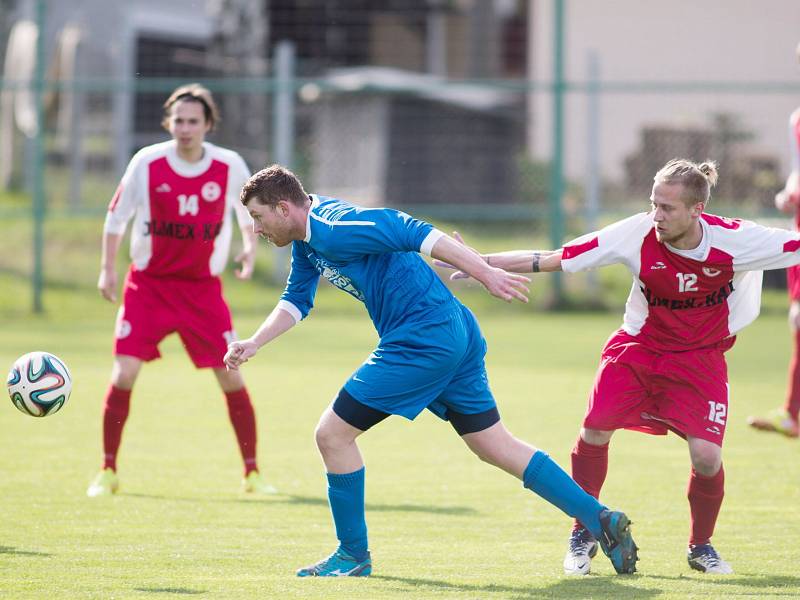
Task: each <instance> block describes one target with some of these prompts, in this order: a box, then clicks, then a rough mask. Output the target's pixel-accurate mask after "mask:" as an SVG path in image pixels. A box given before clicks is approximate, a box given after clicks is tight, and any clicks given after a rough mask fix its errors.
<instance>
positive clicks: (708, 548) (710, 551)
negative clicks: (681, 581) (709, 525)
mask: <svg viewBox="0 0 800 600" xmlns="http://www.w3.org/2000/svg"><path fill="white" fill-rule="evenodd" d="M695 552H696V554H695ZM692 556H693V557H694V558H696V559H700V560H703V561H704V562H705V563H706V564H707V565H708V566H710V567H717V566H719V564H720V563H721V562H722V557H720V555H719V554H718V553H717V551H716V550H715V549H714V546H712V545H711V544H704V545H702V546H695V547H693V548H692Z"/></svg>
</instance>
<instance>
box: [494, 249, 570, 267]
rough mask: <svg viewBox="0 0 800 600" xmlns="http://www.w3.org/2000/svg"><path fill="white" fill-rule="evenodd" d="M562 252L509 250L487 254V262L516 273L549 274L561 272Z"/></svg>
mask: <svg viewBox="0 0 800 600" xmlns="http://www.w3.org/2000/svg"><path fill="white" fill-rule="evenodd" d="M561 253H562V250H561V249H559V250H509V251H508V252H494V253H492V254H486V255H485V258H486V262H487V263H488V264H490V265H491V266H493V267H499V268H501V269H504V270H506V271H512V272H514V273H539V272H542V273H549V272H552V271H560V270H561Z"/></svg>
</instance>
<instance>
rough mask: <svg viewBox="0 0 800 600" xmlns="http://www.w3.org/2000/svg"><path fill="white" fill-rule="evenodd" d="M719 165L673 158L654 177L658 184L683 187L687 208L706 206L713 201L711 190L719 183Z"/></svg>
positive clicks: (708, 161)
mask: <svg viewBox="0 0 800 600" xmlns="http://www.w3.org/2000/svg"><path fill="white" fill-rule="evenodd" d="M718 177H719V174H718V173H717V163H715V162H714V161H711V160H707V161H705V162H702V163H696V162H692V161H690V160H687V159H685V158H673V159H672V160H671V161H669V162H668V163H667V164H665V165H664V166H663V167H661V169H660V170H659V171H658V173H656V176H655V177H653V181H655V182H656V183H666V184H667V185H674V184H680V185H682V186H683V194H682V196H683V201H684V202H685V203H686V205H687V206H692V205H694V204H697V203H698V202H702V203H704V204H706V203H708V201H709V200H710V199H711V188H712V187H714V186H715V185H716V183H717V178H718Z"/></svg>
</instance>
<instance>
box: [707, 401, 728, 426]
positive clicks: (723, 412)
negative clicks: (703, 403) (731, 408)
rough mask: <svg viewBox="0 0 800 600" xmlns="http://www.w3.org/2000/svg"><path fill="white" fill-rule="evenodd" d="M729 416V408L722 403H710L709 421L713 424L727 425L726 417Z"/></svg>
mask: <svg viewBox="0 0 800 600" xmlns="http://www.w3.org/2000/svg"><path fill="white" fill-rule="evenodd" d="M726 416H728V407H727V406H726V405H725V404H722V403H721V402H712V401H711V400H709V401H708V420H709V421H711V422H712V423H719V424H720V425H725V417H726Z"/></svg>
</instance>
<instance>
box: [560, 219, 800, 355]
mask: <svg viewBox="0 0 800 600" xmlns="http://www.w3.org/2000/svg"><path fill="white" fill-rule="evenodd" d="M700 225H701V227H702V228H703V239H702V241H701V243H700V245H699V246H698V247H697V248H694V249H692V250H681V249H678V248H674V247H671V246H670V245H669V244H666V243H661V242H659V241H658V240H657V239H656V231H655V223H654V222H653V215H652V213H640V214H637V215H634V216H632V217H629V218H627V219H624V220H622V221H618V222H616V223H613V224H612V225H609V226H608V227H606V228H604V229H601V230H600V231H597V232H594V233H590V234H587V235H585V236H582V237H580V238H578V239H576V240H574V241H573V242H570V243H568V244H566V245H565V246H564V248H563V256H562V260H561V264H562V268H563V269H564V271H566V272H576V271H583V270H586V269H591V268H595V267H602V266H605V265H611V264H616V263H621V264H623V265H625V266H626V267H627V268H628V270H629V271H630V272H631V274H632V275H633V285H632V287H631V291H630V295H629V296H628V301H627V303H626V305H625V317H624V321H623V324H622V329H623V330H624V331H625V332H626V333H628V334H629V335H632V336H635V337H636V338H637V339H638V340H639V341H640V342H641V343H642V344H644V345H647V346H650V347H652V348H655V349H658V350H662V351H685V350H693V349H698V348H704V347H708V346H714V345H718V344H720V343H722V342H725V343H726V344H732V342H733V340H732V339H731V340H728V338H731V336H734V335H735V334H736V333H737V332H738V331H740V330H741V329H742V328H744V327H745V326H747V325H749V324H750V323H752V322H753V320H755V318H756V317H757V316H758V313H759V310H760V308H761V280H762V273H761V271H762V270H764V269H780V268H785V267H788V266H791V265H795V264H799V263H800V252H798V249H800V234H798V233H797V232H794V231H787V230H785V229H774V228H769V227H763V226H761V225H757V224H755V223H752V222H750V221H743V220H739V219H727V218H724V217H718V216H715V215H710V214H703V215H702V216H701V218H700Z"/></svg>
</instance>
